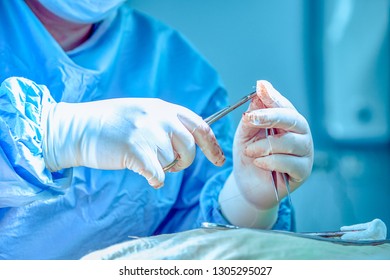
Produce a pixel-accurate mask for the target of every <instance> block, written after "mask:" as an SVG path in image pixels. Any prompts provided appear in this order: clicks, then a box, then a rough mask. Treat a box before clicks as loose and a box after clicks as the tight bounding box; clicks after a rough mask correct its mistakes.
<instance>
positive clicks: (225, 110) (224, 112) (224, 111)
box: [163, 91, 256, 172]
mask: <svg viewBox="0 0 390 280" xmlns="http://www.w3.org/2000/svg"><path fill="white" fill-rule="evenodd" d="M255 96H256V91H254V92H251V93H250V94H248V95H245V96H244V97H243V98H241V99H240V100H239V101H238V102H236V103H234V104H233V105H230V106H227V107H225V108H223V109H222V110H220V111H218V112H216V113H214V114H212V115H211V116H209V117H207V118H205V119H204V121H205V122H206V123H207V124H208V125H212V124H213V123H215V122H216V121H218V120H219V119H221V118H222V117H224V116H226V115H227V114H229V113H230V112H231V111H233V110H235V109H236V108H238V107H240V106H241V105H243V104H245V103H246V102H247V101H248V100H251V99H252V98H253V97H255ZM177 161H178V159H177V158H175V159H174V160H173V161H172V162H171V163H170V164H168V165H167V166H165V167H164V168H163V170H164V172H167V171H168V170H169V169H171V168H172V167H173V166H174V165H175V164H176V162H177Z"/></svg>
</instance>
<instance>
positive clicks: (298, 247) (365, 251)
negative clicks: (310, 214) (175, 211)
mask: <svg viewBox="0 0 390 280" xmlns="http://www.w3.org/2000/svg"><path fill="white" fill-rule="evenodd" d="M339 242H340V243H339ZM341 242H342V241H338V240H335V239H325V238H318V239H313V238H306V237H303V236H302V235H300V234H294V233H290V232H289V233H287V232H286V233H283V232H276V231H264V230H251V229H230V230H217V229H196V230H191V231H185V232H180V233H175V234H164V235H158V236H152V237H142V238H136V239H132V240H130V241H127V242H124V243H120V244H117V245H114V246H111V247H108V248H106V249H103V250H100V251H96V252H93V253H91V254H88V255H86V256H85V257H84V258H83V259H126V260H127V259H138V260H151V259H154V260H155V259H176V260H189V259H196V260H227V259H234V260H239V259H241V260H242V259H245V260H254V259H266V260H340V259H343V260H367V259H373V260H379V259H385V260H390V241H389V240H386V241H385V242H384V243H382V244H377V245H372V244H371V245H370V244H363V245H362V244H361V245H356V244H353V243H346V242H344V243H341Z"/></svg>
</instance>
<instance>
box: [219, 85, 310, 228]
mask: <svg viewBox="0 0 390 280" xmlns="http://www.w3.org/2000/svg"><path fill="white" fill-rule="evenodd" d="M256 91H257V96H256V97H254V98H253V99H252V101H251V104H250V105H249V109H248V111H247V112H245V113H244V115H243V117H242V119H241V121H240V124H239V126H238V128H237V131H236V134H235V138H234V146H233V164H234V165H233V172H232V174H231V175H230V178H229V179H228V180H227V182H226V183H225V186H224V188H223V189H222V191H221V194H220V197H219V203H220V205H221V210H222V213H223V214H224V215H225V217H226V218H227V219H228V220H229V221H230V222H231V223H233V224H236V225H239V224H240V223H241V222H242V221H244V220H245V221H246V222H244V224H241V226H251V227H261V228H267V227H270V226H272V224H270V223H271V221H275V220H276V215H277V214H276V213H277V209H278V208H277V207H276V206H277V205H278V199H281V198H283V197H285V196H286V194H287V191H286V185H285V181H284V178H283V174H282V173H285V174H287V175H288V176H287V178H288V180H289V185H290V188H291V191H293V190H295V189H296V188H298V187H299V186H300V185H301V184H302V183H303V182H304V181H305V180H306V179H307V178H308V176H309V175H310V173H311V170H312V165H313V140H312V136H311V132H310V128H309V125H308V123H307V121H306V119H305V118H304V117H303V116H302V115H300V114H299V113H298V112H297V110H296V109H295V108H294V106H293V105H292V104H291V103H290V102H289V101H288V100H287V99H286V98H285V97H283V96H282V95H281V94H280V93H279V92H278V91H277V90H275V89H274V88H273V87H272V85H271V84H270V83H269V82H267V81H258V82H257V89H256ZM267 128H273V129H274V132H275V134H274V135H269V136H268V137H267V136H266V129H267ZM272 171H276V176H275V178H273V176H272ZM274 182H275V184H274ZM275 185H276V187H277V193H278V195H277V196H276V194H275ZM235 193H236V195H234V194H235ZM238 196H241V198H240V199H239V198H238ZM235 200H237V204H236V205H239V204H240V205H241V206H240V208H242V209H244V208H245V209H247V208H252V210H253V211H251V212H253V213H254V214H252V215H251V216H252V217H247V216H245V215H247V213H248V212H245V213H244V211H240V210H238V209H233V207H232V203H234V201H235ZM238 200H241V203H238ZM228 201H230V202H228ZM224 204H225V206H224ZM228 204H230V207H227V205H228ZM245 204H248V205H245ZM272 209H273V211H272ZM237 213H242V215H241V217H240V215H238V214H237ZM256 213H257V214H256ZM261 213H264V214H261ZM244 216H245V217H244ZM262 219H263V220H264V221H268V222H265V223H264V222H262ZM250 221H251V222H250ZM248 223H249V224H248ZM267 224H268V225H267Z"/></svg>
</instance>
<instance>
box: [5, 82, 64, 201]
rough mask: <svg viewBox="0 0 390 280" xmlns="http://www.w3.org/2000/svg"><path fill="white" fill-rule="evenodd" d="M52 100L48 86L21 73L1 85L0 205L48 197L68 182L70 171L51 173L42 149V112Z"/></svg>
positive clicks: (43, 112)
mask: <svg viewBox="0 0 390 280" xmlns="http://www.w3.org/2000/svg"><path fill="white" fill-rule="evenodd" d="M53 103H55V101H54V99H53V98H52V97H51V95H50V92H49V91H48V89H47V88H46V87H45V86H43V85H37V84H36V83H34V82H33V81H30V80H28V79H25V78H20V77H11V78H8V79H6V80H4V81H3V82H2V84H1V86H0V208H3V207H17V206H22V205H26V204H28V203H31V202H33V201H35V200H39V199H48V198H50V197H53V196H56V195H58V194H60V193H62V192H63V189H64V188H66V187H67V186H69V185H70V182H69V180H70V176H69V173H70V172H71V170H64V171H62V172H58V173H51V172H50V171H49V170H48V169H47V168H46V166H45V161H44V157H43V153H42V139H43V136H44V135H43V131H44V129H43V127H42V122H41V120H42V115H43V114H45V112H46V110H47V109H48V108H49V107H50V105H51V104H53Z"/></svg>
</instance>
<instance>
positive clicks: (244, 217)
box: [218, 174, 279, 229]
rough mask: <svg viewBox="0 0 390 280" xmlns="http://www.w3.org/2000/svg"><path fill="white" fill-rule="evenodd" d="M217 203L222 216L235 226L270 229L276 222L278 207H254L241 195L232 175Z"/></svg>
mask: <svg viewBox="0 0 390 280" xmlns="http://www.w3.org/2000/svg"><path fill="white" fill-rule="evenodd" d="M218 202H219V204H220V208H221V212H222V215H223V216H224V217H225V218H226V219H227V220H228V221H229V222H230V223H232V224H234V225H236V226H240V227H250V228H262V229H270V228H272V226H273V225H274V224H275V222H276V220H277V216H278V209H279V205H276V206H275V207H272V208H269V209H259V208H257V207H255V206H254V205H253V204H251V203H250V202H248V201H247V200H246V199H245V197H244V196H243V195H242V194H241V191H240V189H239V187H238V186H237V183H236V180H235V179H234V175H233V174H230V176H229V178H228V179H227V181H226V182H225V185H224V187H223V189H222V190H221V192H220V194H219V198H218Z"/></svg>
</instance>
